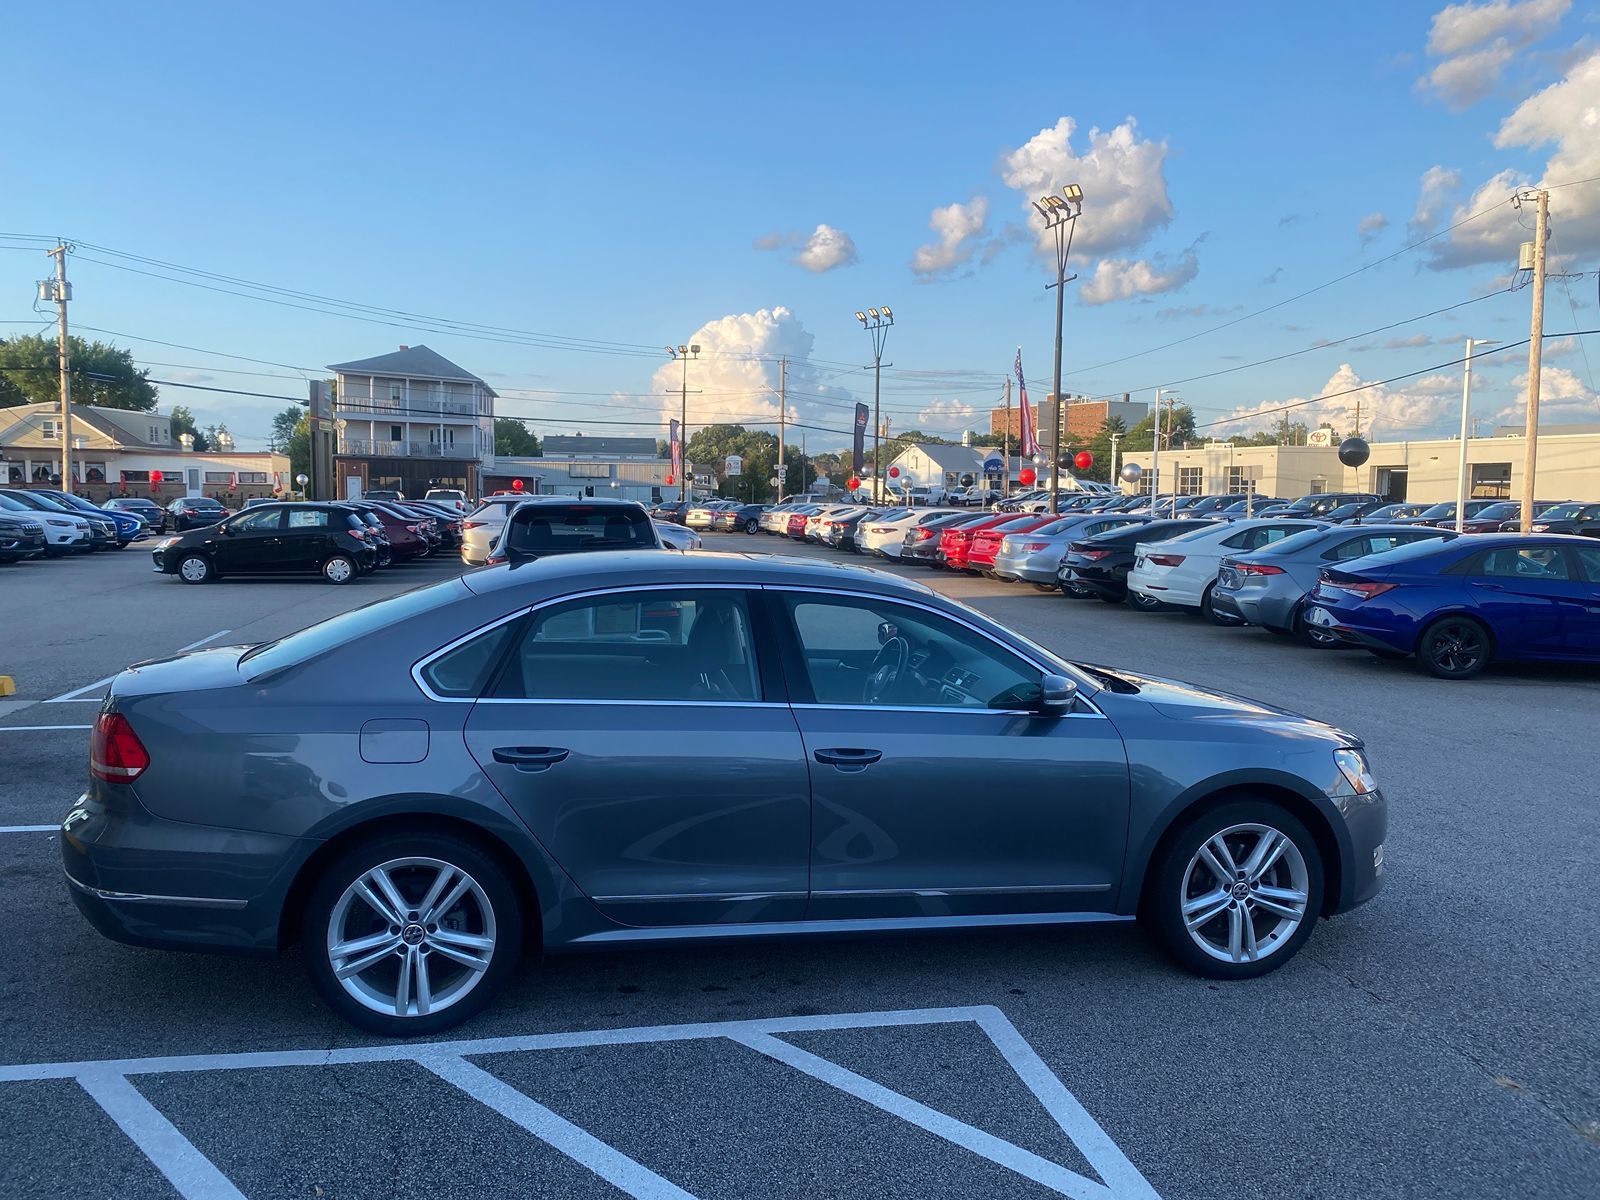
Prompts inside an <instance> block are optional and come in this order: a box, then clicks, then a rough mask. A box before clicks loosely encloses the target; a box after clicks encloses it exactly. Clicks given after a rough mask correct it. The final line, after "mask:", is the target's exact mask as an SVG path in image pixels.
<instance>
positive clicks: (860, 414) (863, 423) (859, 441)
mask: <svg viewBox="0 0 1600 1200" xmlns="http://www.w3.org/2000/svg"><path fill="white" fill-rule="evenodd" d="M866 440H867V406H866V405H865V404H857V405H856V425H855V445H854V446H853V447H852V453H851V456H850V464H851V473H852V474H854V475H857V476H859V475H860V474H861V468H862V465H863V461H864V455H865V453H866Z"/></svg>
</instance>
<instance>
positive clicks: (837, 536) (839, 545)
mask: <svg viewBox="0 0 1600 1200" xmlns="http://www.w3.org/2000/svg"><path fill="white" fill-rule="evenodd" d="M873 516H874V513H873V511H872V510H871V509H869V508H853V509H851V510H850V511H848V512H842V513H839V512H836V513H831V514H829V515H828V516H827V517H825V518H824V519H823V521H822V524H821V526H820V527H819V530H818V537H817V540H818V541H819V542H821V543H822V544H823V545H825V546H832V547H833V548H834V549H835V550H849V551H851V552H852V553H853V552H854V551H855V550H856V535H857V534H858V533H859V532H860V529H861V523H862V522H863V521H866V520H870V519H871V518H872V517H873Z"/></svg>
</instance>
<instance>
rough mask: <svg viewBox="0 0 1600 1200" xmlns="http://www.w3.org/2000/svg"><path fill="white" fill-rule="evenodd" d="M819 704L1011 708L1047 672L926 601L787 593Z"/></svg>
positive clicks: (1023, 699) (1031, 691) (1025, 698)
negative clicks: (930, 608) (914, 604)
mask: <svg viewBox="0 0 1600 1200" xmlns="http://www.w3.org/2000/svg"><path fill="white" fill-rule="evenodd" d="M786 600H787V604H788V608H789V612H790V615H791V617H792V619H793V622H794V630H795V633H796V635H797V636H798V638H799V642H800V651H801V654H802V656H803V657H804V659H805V670H806V675H807V678H808V679H809V682H810V685H811V694H812V697H813V699H814V700H815V702H816V703H818V704H838V705H873V706H883V707H902V708H904V707H914V708H957V709H991V708H994V709H1006V708H1019V707H1023V706H1024V705H1025V704H1026V703H1027V702H1028V696H1029V695H1034V696H1036V695H1037V693H1038V689H1039V683H1040V679H1041V677H1042V672H1041V671H1039V670H1038V668H1036V667H1034V666H1032V665H1031V664H1030V663H1028V662H1026V661H1024V660H1023V659H1021V658H1019V657H1018V656H1016V655H1015V654H1013V653H1011V652H1010V651H1009V650H1006V649H1005V648H1004V647H1002V646H999V645H997V644H996V643H994V642H993V641H991V640H990V639H988V638H987V637H985V636H983V635H982V634H980V633H978V632H977V631H975V630H972V629H968V628H967V627H966V626H964V625H962V624H960V623H958V622H956V621H952V620H950V619H948V618H946V617H943V616H940V615H939V614H937V613H933V612H929V611H928V610H926V609H922V608H914V607H911V606H909V605H904V604H897V603H895V602H893V601H889V600H877V599H872V598H868V597H863V596H839V597H834V596H810V595H791V596H788V597H787V598H786Z"/></svg>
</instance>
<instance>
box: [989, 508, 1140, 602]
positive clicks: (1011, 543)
mask: <svg viewBox="0 0 1600 1200" xmlns="http://www.w3.org/2000/svg"><path fill="white" fill-rule="evenodd" d="M1142 524H1144V519H1143V518H1142V517H1120V516H1111V515H1107V516H1101V515H1099V514H1097V513H1084V514H1082V515H1079V514H1075V513H1074V514H1070V515H1068V516H1065V517H1061V518H1059V519H1057V520H1054V521H1051V522H1050V523H1049V524H1048V525H1041V526H1039V528H1037V529H1034V530H1031V531H1030V532H1028V533H1008V534H1007V535H1006V536H1005V539H1004V540H1003V541H1002V542H1001V543H1000V550H999V553H997V554H996V555H995V556H994V574H995V576H996V577H997V578H1000V579H1007V580H1013V581H1015V580H1021V581H1022V582H1024V583H1032V584H1036V585H1037V586H1039V587H1041V588H1045V589H1047V590H1054V589H1055V587H1056V568H1058V567H1059V566H1060V565H1061V556H1062V555H1064V554H1065V553H1066V552H1067V543H1069V542H1072V541H1077V540H1080V539H1082V538H1089V537H1094V535H1095V534H1097V533H1105V532H1106V531H1107V530H1110V529H1117V528H1119V527H1121V526H1123V525H1142Z"/></svg>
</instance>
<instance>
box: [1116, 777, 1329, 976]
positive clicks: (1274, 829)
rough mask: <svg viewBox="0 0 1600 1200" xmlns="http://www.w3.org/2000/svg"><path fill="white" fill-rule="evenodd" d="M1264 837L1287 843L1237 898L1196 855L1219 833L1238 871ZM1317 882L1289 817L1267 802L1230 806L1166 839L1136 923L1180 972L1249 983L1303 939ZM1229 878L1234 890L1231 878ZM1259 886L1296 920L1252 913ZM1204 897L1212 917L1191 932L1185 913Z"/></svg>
mask: <svg viewBox="0 0 1600 1200" xmlns="http://www.w3.org/2000/svg"><path fill="white" fill-rule="evenodd" d="M1266 834H1271V835H1274V836H1275V837H1277V838H1283V839H1287V844H1286V845H1285V846H1284V848H1283V850H1282V851H1281V852H1280V853H1279V854H1278V855H1277V856H1276V857H1275V858H1274V861H1273V863H1272V865H1271V866H1270V867H1269V868H1268V870H1267V871H1266V872H1265V873H1264V874H1263V875H1261V876H1260V877H1259V880H1260V882H1259V884H1258V886H1255V887H1251V886H1249V885H1250V883H1251V882H1252V881H1251V880H1250V879H1248V878H1247V879H1246V880H1244V881H1243V882H1244V884H1245V886H1244V888H1243V891H1242V895H1241V893H1240V892H1238V891H1234V890H1233V888H1229V889H1226V891H1225V890H1224V889H1223V887H1222V881H1221V880H1220V879H1219V878H1218V877H1217V873H1216V872H1215V871H1214V870H1213V869H1212V868H1211V867H1210V866H1209V865H1207V864H1206V862H1205V859H1204V858H1203V857H1202V847H1206V848H1208V850H1209V847H1210V846H1211V845H1213V844H1214V842H1215V839H1216V838H1217V837H1219V836H1223V835H1225V836H1224V840H1223V845H1224V846H1225V847H1227V848H1228V850H1229V859H1230V860H1231V861H1232V863H1233V864H1235V865H1237V866H1239V867H1244V866H1246V865H1247V864H1248V859H1249V854H1250V852H1251V851H1252V850H1254V849H1255V848H1256V847H1257V845H1259V839H1261V838H1262V837H1263V836H1265V835H1266ZM1270 844H1271V843H1269V845H1270ZM1212 857H1213V858H1218V859H1219V863H1220V864H1221V865H1222V866H1224V867H1226V866H1227V865H1228V860H1222V859H1220V857H1219V856H1217V855H1216V854H1215V853H1213V854H1212ZM1325 877H1326V873H1325V871H1324V869H1323V864H1322V856H1321V853H1320V852H1319V851H1318V849H1317V843H1316V839H1315V838H1313V837H1312V836H1311V832H1310V830H1308V829H1307V828H1306V827H1305V825H1304V824H1302V823H1301V822H1300V820H1299V819H1298V818H1297V817H1295V815H1294V814H1293V813H1291V812H1289V811H1288V809H1286V808H1283V807H1282V806H1281V805H1279V804H1276V803H1274V802H1273V801H1270V800H1259V799H1240V800H1233V801H1229V802H1227V803H1224V804H1221V805H1218V806H1217V807H1215V808H1212V809H1208V810H1207V811H1205V812H1202V813H1200V814H1199V815H1198V816H1195V817H1193V818H1191V819H1190V820H1188V821H1187V822H1186V823H1184V824H1183V826H1182V827H1181V828H1179V830H1178V831H1177V833H1176V834H1175V835H1174V836H1172V837H1170V838H1168V839H1166V843H1165V845H1164V846H1163V847H1162V849H1161V850H1160V851H1159V852H1158V853H1157V856H1156V858H1155V859H1154V860H1153V861H1152V862H1151V864H1150V870H1149V873H1148V874H1147V875H1146V877H1145V890H1144V897H1143V903H1142V905H1141V907H1140V914H1139V915H1140V920H1141V921H1142V922H1143V924H1144V926H1145V928H1146V929H1147V930H1148V931H1149V932H1150V934H1151V935H1152V936H1153V937H1154V938H1155V939H1156V940H1157V941H1158V942H1160V943H1161V945H1162V946H1163V947H1164V948H1165V949H1166V951H1167V953H1168V954H1170V955H1172V957H1173V958H1174V959H1176V960H1177V962H1178V963H1179V965H1181V966H1183V967H1184V968H1185V969H1187V970H1189V971H1192V972H1194V973H1195V974H1197V975H1203V976H1206V977H1207V978H1211V979H1249V978H1252V977H1254V976H1257V975H1265V974H1266V973H1267V972H1269V971H1274V970H1276V969H1277V968H1278V967H1280V966H1282V965H1283V964H1284V963H1286V962H1288V961H1289V959H1291V958H1293V957H1294V955H1295V953H1296V952H1297V951H1298V950H1299V949H1300V947H1301V946H1303V945H1304V944H1305V942H1306V939H1307V938H1309V937H1310V936H1311V931H1312V929H1313V927H1314V926H1315V925H1316V921H1317V917H1318V915H1319V914H1320V913H1321V912H1322V899H1323V887H1324V880H1325ZM1233 878H1234V879H1235V886H1237V885H1238V883H1239V882H1240V881H1239V880H1238V878H1237V874H1236V873H1235V874H1234V876H1233ZM1262 887H1270V888H1274V889H1277V890H1276V893H1275V895H1274V897H1273V898H1272V899H1273V901H1274V902H1275V903H1284V905H1285V907H1286V908H1292V909H1295V910H1297V911H1298V912H1299V916H1298V918H1295V919H1293V921H1292V922H1291V919H1290V918H1289V917H1287V916H1283V915H1279V914H1277V913H1273V912H1269V911H1267V910H1266V909H1264V908H1262V907H1260V904H1261V901H1262V900H1265V899H1267V897H1265V896H1264V895H1263V894H1262V891H1261V888H1262ZM1291 895H1298V896H1299V897H1300V899H1299V900H1298V902H1295V901H1286V899H1280V898H1287V897H1288V896H1291ZM1208 896H1215V897H1217V900H1216V901H1215V904H1216V906H1217V907H1216V908H1215V912H1214V915H1213V916H1211V917H1210V918H1209V919H1206V920H1204V921H1203V922H1202V923H1201V924H1199V925H1198V926H1197V927H1196V929H1195V931H1194V932H1193V933H1191V932H1190V930H1189V928H1188V925H1187V922H1186V917H1185V910H1186V909H1188V910H1189V912H1190V914H1191V915H1192V916H1194V917H1204V915H1205V913H1206V912H1207V911H1209V910H1210V909H1211V907H1212V906H1211V905H1209V904H1202V905H1198V906H1197V905H1196V901H1201V900H1204V899H1205V898H1206V897H1208ZM1234 912H1238V913H1239V914H1240V917H1239V926H1240V936H1239V955H1238V957H1232V956H1230V953H1229V951H1230V944H1231V939H1230V935H1231V932H1232V926H1233V922H1234V917H1233V915H1232V914H1233V913H1234ZM1252 929H1253V930H1254V936H1255V940H1256V943H1257V946H1258V955H1257V956H1255V957H1252V956H1251V955H1250V953H1249V949H1248V947H1249V941H1248V940H1247V938H1246V936H1245V931H1246V930H1252Z"/></svg>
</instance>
